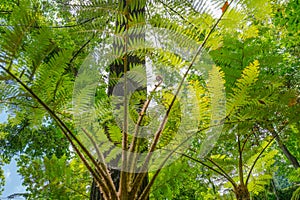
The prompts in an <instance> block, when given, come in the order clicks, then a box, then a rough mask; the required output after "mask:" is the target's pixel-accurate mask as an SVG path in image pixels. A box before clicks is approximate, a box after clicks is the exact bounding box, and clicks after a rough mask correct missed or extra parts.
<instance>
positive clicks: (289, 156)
mask: <svg viewBox="0 0 300 200" xmlns="http://www.w3.org/2000/svg"><path fill="white" fill-rule="evenodd" d="M269 131H270V132H271V134H272V136H273V137H275V140H276V142H277V144H278V146H279V148H280V149H281V150H282V152H283V154H284V155H285V157H286V158H287V159H288V160H289V161H290V163H291V164H292V165H293V166H294V168H295V169H298V168H299V167H300V164H299V162H298V160H297V158H296V157H295V156H294V155H293V154H292V153H291V152H290V151H289V150H288V148H287V147H286V146H285V144H284V143H283V142H282V141H281V139H280V137H279V135H278V134H277V133H276V132H275V130H274V129H273V128H269Z"/></svg>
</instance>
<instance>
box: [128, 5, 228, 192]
mask: <svg viewBox="0 0 300 200" xmlns="http://www.w3.org/2000/svg"><path fill="white" fill-rule="evenodd" d="M232 2H233V0H231V1H230V3H229V5H230V4H231V3H232ZM227 9H228V6H227V7H226V8H225V10H224V12H222V15H221V16H220V17H219V19H218V20H217V21H216V23H215V24H214V25H213V27H212V28H211V29H210V31H209V33H208V34H207V36H206V37H205V39H204V41H203V42H202V44H201V45H200V46H199V48H198V50H197V52H196V54H195V56H194V57H193V59H192V61H191V63H190V65H189V66H188V69H187V70H186V72H185V73H184V75H183V78H182V79H181V82H180V84H179V86H178V88H177V91H176V93H175V95H174V97H173V99H172V101H171V103H170V106H169V107H168V110H167V111H166V114H165V116H164V118H163V120H162V123H161V125H160V127H159V128H158V130H157V132H156V133H155V136H154V140H153V142H152V144H151V146H150V149H149V152H148V154H147V156H146V159H145V161H144V164H143V165H142V168H141V170H140V171H145V170H146V169H147V167H148V164H149V161H150V158H151V155H152V152H153V151H154V150H155V147H156V145H157V143H158V140H159V138H160V135H161V133H162V131H163V129H164V127H165V125H166V123H167V121H168V117H169V114H170V112H171V109H172V107H173V105H174V103H175V100H176V99H177V96H178V94H179V91H180V90H181V87H182V85H183V84H184V81H185V79H186V77H187V75H188V74H189V72H190V70H191V69H192V67H193V65H194V63H195V61H196V59H197V57H198V56H199V55H200V54H201V53H202V50H203V48H204V46H205V45H206V43H207V41H208V39H209V38H210V36H211V34H212V33H213V32H214V30H215V29H216V27H217V25H218V24H219V23H220V21H221V19H222V18H223V16H224V14H225V13H226V11H227ZM144 177H145V174H144V173H140V174H138V175H137V176H136V178H135V181H134V182H135V183H134V184H133V188H134V187H137V186H138V185H140V183H141V182H142V180H143V179H144Z"/></svg>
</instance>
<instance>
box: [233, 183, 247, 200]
mask: <svg viewBox="0 0 300 200" xmlns="http://www.w3.org/2000/svg"><path fill="white" fill-rule="evenodd" d="M234 193H235V197H236V199H237V200H250V193H249V190H248V188H247V186H245V184H243V183H242V184H240V185H238V186H237V187H236V188H235V189H234Z"/></svg>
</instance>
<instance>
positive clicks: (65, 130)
mask: <svg viewBox="0 0 300 200" xmlns="http://www.w3.org/2000/svg"><path fill="white" fill-rule="evenodd" d="M0 67H1V68H2V69H3V70H4V71H5V72H6V73H7V74H9V75H10V76H11V77H12V78H13V79H14V80H16V81H17V82H18V83H19V84H20V85H21V86H23V87H24V88H25V90H26V91H28V92H29V93H30V94H31V95H32V97H33V98H34V99H35V100H36V101H37V102H38V103H39V104H40V105H42V106H43V107H44V108H45V110H46V111H47V112H48V113H49V114H50V115H51V116H52V117H53V118H54V120H55V121H56V122H57V124H58V126H59V127H60V129H61V130H62V131H63V133H64V135H65V136H66V137H67V139H68V141H69V142H70V143H71V145H72V147H73V148H74V149H75V151H76V153H78V155H79V156H80V158H81V159H82V161H83V162H84V164H85V165H86V166H87V168H88V169H89V171H90V172H91V173H92V175H93V176H95V179H96V180H97V181H99V182H101V180H100V179H99V178H98V176H97V174H96V173H94V171H93V169H92V168H91V167H90V165H89V164H88V162H87V160H86V159H85V158H84V156H83V155H81V153H80V151H79V149H78V148H77V147H76V145H75V143H74V142H73V140H72V139H71V138H73V139H74V140H75V141H76V143H77V144H78V145H79V146H80V148H81V149H82V150H83V152H84V153H85V154H86V155H87V156H88V158H89V159H90V160H91V161H92V163H93V165H94V166H95V167H96V168H97V170H98V171H101V169H100V168H99V166H98V164H97V162H96V160H95V159H94V157H93V156H92V155H91V153H90V152H89V151H88V150H87V148H86V147H85V146H84V145H83V144H82V143H81V142H80V141H79V139H78V138H77V137H76V136H75V135H74V134H73V132H72V131H71V130H70V129H69V128H68V126H67V125H66V124H65V123H64V122H63V121H62V120H61V119H60V118H59V117H58V116H57V115H56V114H55V112H54V111H53V110H52V109H51V108H50V107H49V106H48V105H47V104H46V103H45V102H44V101H43V100H41V99H40V98H39V97H38V96H37V95H36V94H35V92H33V91H32V90H31V89H30V88H29V87H28V86H27V85H26V84H25V83H23V82H22V81H21V80H20V79H19V78H18V77H16V76H15V75H14V74H13V73H12V72H11V71H10V70H8V69H6V68H5V67H4V66H2V65H0ZM108 178H110V179H111V177H108ZM111 182H112V179H111ZM99 184H100V183H99ZM109 188H110V192H111V193H112V195H113V196H115V197H116V199H117V192H116V189H115V186H114V185H113V184H112V185H111V184H109Z"/></svg>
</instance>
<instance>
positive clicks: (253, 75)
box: [226, 60, 259, 116]
mask: <svg viewBox="0 0 300 200" xmlns="http://www.w3.org/2000/svg"><path fill="white" fill-rule="evenodd" d="M258 75H259V62H258V61H257V60H255V61H254V62H253V63H250V65H249V66H248V67H246V68H245V69H244V70H243V73H242V77H241V78H240V79H238V80H237V82H236V84H235V85H236V87H235V88H234V89H233V93H232V94H230V98H229V99H228V101H227V109H226V116H229V115H232V114H233V113H234V112H236V110H237V109H238V108H240V107H242V106H244V105H246V104H247V103H248V100H249V99H248V98H249V91H250V89H251V86H252V85H253V84H254V83H255V82H256V80H257V78H258Z"/></svg>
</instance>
